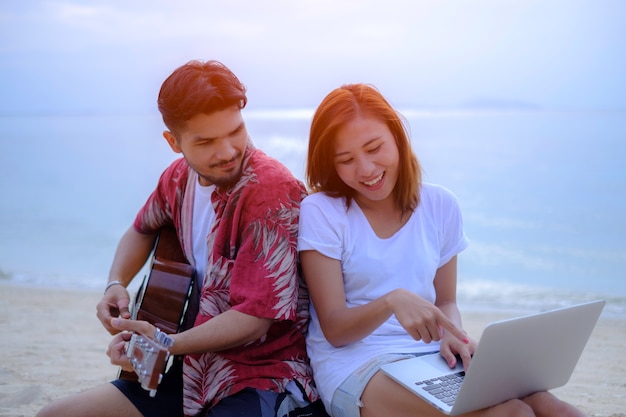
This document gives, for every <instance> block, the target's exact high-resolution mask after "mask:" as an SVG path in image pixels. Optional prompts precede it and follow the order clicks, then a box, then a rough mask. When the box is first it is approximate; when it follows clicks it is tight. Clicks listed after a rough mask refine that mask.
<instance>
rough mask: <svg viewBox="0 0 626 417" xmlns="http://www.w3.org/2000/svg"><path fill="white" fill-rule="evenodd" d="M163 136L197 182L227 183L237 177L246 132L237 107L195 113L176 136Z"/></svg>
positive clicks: (238, 175)
mask: <svg viewBox="0 0 626 417" xmlns="http://www.w3.org/2000/svg"><path fill="white" fill-rule="evenodd" d="M163 135H164V136H165V138H166V139H167V141H168V142H169V144H170V146H171V147H172V150H174V152H177V153H182V154H183V155H184V156H185V159H186V160H187V162H188V163H189V165H190V166H191V168H193V169H194V170H195V171H196V172H197V173H198V176H199V181H200V185H205V186H206V185H212V184H215V185H217V186H220V187H221V186H229V185H231V184H233V183H235V182H236V181H237V180H238V179H239V177H240V175H241V165H242V160H243V154H244V152H245V150H246V146H247V145H248V132H247V130H246V125H245V124H244V121H243V117H242V115H241V110H240V109H239V108H238V107H237V106H233V107H230V108H228V109H226V110H220V111H217V112H214V113H211V114H203V113H201V114H198V115H196V116H194V117H193V118H191V119H190V120H188V121H187V123H186V124H185V128H184V129H182V131H181V132H180V133H179V134H178V135H177V136H176V137H174V135H173V134H172V133H171V132H164V134H163Z"/></svg>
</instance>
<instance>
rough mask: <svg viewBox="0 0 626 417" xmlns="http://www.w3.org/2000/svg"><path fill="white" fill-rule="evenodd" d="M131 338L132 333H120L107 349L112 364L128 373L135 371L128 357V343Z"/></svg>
mask: <svg viewBox="0 0 626 417" xmlns="http://www.w3.org/2000/svg"><path fill="white" fill-rule="evenodd" d="M131 336H132V333H129V332H122V333H118V334H117V335H115V337H114V338H113V340H111V343H109V347H108V348H107V355H108V356H109V358H111V364H113V365H118V366H121V367H122V369H123V370H125V371H128V372H132V371H133V367H132V365H131V364H130V361H129V359H128V356H126V343H127V342H128V341H129V340H130V337H131Z"/></svg>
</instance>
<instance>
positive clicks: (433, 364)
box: [381, 300, 605, 415]
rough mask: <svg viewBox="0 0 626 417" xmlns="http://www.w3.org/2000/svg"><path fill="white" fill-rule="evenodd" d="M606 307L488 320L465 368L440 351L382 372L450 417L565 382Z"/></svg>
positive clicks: (586, 306)
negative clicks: (451, 366) (450, 364)
mask: <svg viewBox="0 0 626 417" xmlns="http://www.w3.org/2000/svg"><path fill="white" fill-rule="evenodd" d="M604 305H605V301H604V300H597V301H592V302H588V303H584V304H579V305H575V306H571V307H565V308H559V309H556V310H551V311H546V312H542V313H537V314H532V315H529V316H525V317H519V318H513V319H508V320H503V321H498V322H494V323H491V324H489V325H488V326H487V327H486V328H485V330H484V331H483V334H482V336H481V338H480V340H479V343H478V346H477V347H476V352H475V353H474V357H473V358H472V362H471V364H470V366H469V368H468V370H467V372H463V365H462V364H461V363H460V362H461V361H460V360H459V361H458V362H459V363H458V364H457V367H456V368H454V369H451V368H450V367H449V366H448V364H447V363H446V362H445V361H444V359H443V358H442V357H441V355H439V353H435V354H429V355H424V356H419V357H416V358H411V359H406V360H401V361H397V362H393V363H388V364H385V365H383V366H382V368H381V370H382V371H383V372H384V373H385V374H387V375H388V376H389V377H390V378H392V379H393V380H395V381H396V382H398V383H400V384H401V385H403V386H404V387H406V388H408V389H409V390H410V391H412V392H413V393H415V394H416V395H418V396H420V397H421V398H422V399H424V400H425V401H426V402H428V403H430V404H432V405H433V406H434V407H436V408H437V409H439V410H440V411H441V412H443V413H444V414H449V415H458V414H463V413H468V412H471V411H475V410H480V409H483V408H486V407H490V406H493V405H496V404H499V403H502V402H504V401H507V400H510V399H513V398H522V397H525V396H527V395H529V394H532V393H535V392H539V391H547V390H550V389H553V388H557V387H560V386H563V385H565V384H566V383H567V381H568V380H569V378H570V376H571V375H572V373H573V371H574V367H575V366H576V363H577V362H578V359H579V358H580V355H581V354H582V352H583V349H584V348H585V345H586V344H587V340H588V339H589V337H590V336H591V332H592V331H593V328H594V327H595V325H596V323H597V321H598V318H599V317H600V313H601V312H602V309H603V308H604ZM446 385H447V387H446Z"/></svg>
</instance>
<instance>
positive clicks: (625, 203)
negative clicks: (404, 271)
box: [0, 108, 626, 318]
mask: <svg viewBox="0 0 626 417" xmlns="http://www.w3.org/2000/svg"><path fill="white" fill-rule="evenodd" d="M400 112H401V113H402V114H403V115H404V116H405V118H406V121H407V125H408V126H409V131H410V135H411V140H412V146H413V148H414V150H415V152H416V154H417V155H418V158H419V160H420V163H421V165H422V167H423V179H424V181H425V182H431V183H437V184H441V185H443V186H445V187H447V188H449V189H450V190H451V191H452V192H454V193H455V194H456V196H457V197H458V199H459V203H460V205H461V209H462V212H463V220H464V228H465V232H466V234H467V236H468V237H469V239H470V242H471V243H470V246H469V248H468V249H466V250H465V251H464V252H462V253H461V254H460V255H459V258H458V259H459V267H458V302H459V305H460V307H461V308H462V309H463V308H467V309H482V310H502V309H505V310H507V311H513V310H514V311H520V312H534V311H540V310H546V309H550V308H556V307H560V306H565V305H570V304H574V303H578V302H584V301H588V300H593V299H597V298H603V299H606V300H607V305H606V307H605V311H604V314H605V315H610V316H618V317H622V318H626V167H625V165H624V160H625V159H626V111H618V110H615V111H601V110H541V109H524V108H522V109H514V108H513V109H511V108H505V109H489V108H478V109H476V108H470V109H467V108H462V109H436V110H432V109H426V110H424V109H412V108H405V109H400ZM155 113H156V112H155ZM155 113H145V114H143V113H125V114H116V113H111V114H61V115H59V114H56V115H5V116H0V146H1V152H0V160H1V163H0V172H1V175H0V192H1V196H2V197H1V200H0V284H2V283H3V284H11V285H20V286H28V287H39V288H68V289H69V288H72V289H77V290H101V289H102V288H103V287H104V284H105V282H106V279H107V275H108V270H109V267H110V264H111V260H112V258H113V254H114V251H115V248H116V245H117V242H118V240H119V239H120V237H121V235H122V234H123V233H124V231H125V230H126V229H127V228H128V227H129V226H130V225H131V223H132V220H133V219H134V216H135V214H136V212H137V210H138V209H139V207H140V206H141V205H142V204H143V203H144V201H145V199H146V198H147V196H148V195H149V193H150V192H151V191H152V190H153V188H154V186H155V184H156V181H157V178H158V176H159V175H160V173H161V172H162V170H163V169H164V168H165V167H166V166H167V165H168V164H169V163H170V162H171V161H172V160H174V159H175V158H176V157H178V155H177V154H174V153H173V152H172V151H171V149H170V148H169V146H168V145H167V143H166V141H165V140H164V139H163V137H162V131H163V129H164V127H163V123H162V121H161V119H160V117H159V115H158V113H156V114H155ZM312 114H313V110H312V109H245V110H244V118H245V120H246V124H247V128H248V131H249V133H250V136H251V139H252V141H253V142H254V144H255V145H256V146H257V147H259V148H261V149H263V150H264V151H265V152H266V153H268V154H269V155H271V156H274V157H275V158H277V159H279V160H280V161H282V162H283V163H284V164H285V165H286V166H287V167H288V168H289V169H290V170H291V171H292V172H293V173H294V175H295V176H296V177H298V178H300V179H303V178H304V170H305V161H306V152H307V137H308V130H309V124H310V121H311V117H312ZM146 269H147V268H144V270H142V272H141V273H140V274H145V273H146ZM134 281H137V282H138V281H140V280H137V279H136V280H134ZM1 290H2V285H0V291H1Z"/></svg>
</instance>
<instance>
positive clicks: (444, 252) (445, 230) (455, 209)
mask: <svg viewBox="0 0 626 417" xmlns="http://www.w3.org/2000/svg"><path fill="white" fill-rule="evenodd" d="M439 197H440V208H441V223H440V230H441V252H440V264H439V267H442V266H443V265H445V264H447V263H448V262H450V259H452V258H453V257H454V256H456V255H458V254H459V253H461V252H462V251H463V250H465V249H466V248H467V246H468V245H469V239H468V238H467V236H466V235H465V232H464V231H463V216H462V213H461V208H460V206H459V202H458V199H457V197H456V196H455V195H454V194H453V193H452V192H451V191H449V190H447V189H445V188H441V193H440V195H439Z"/></svg>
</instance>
